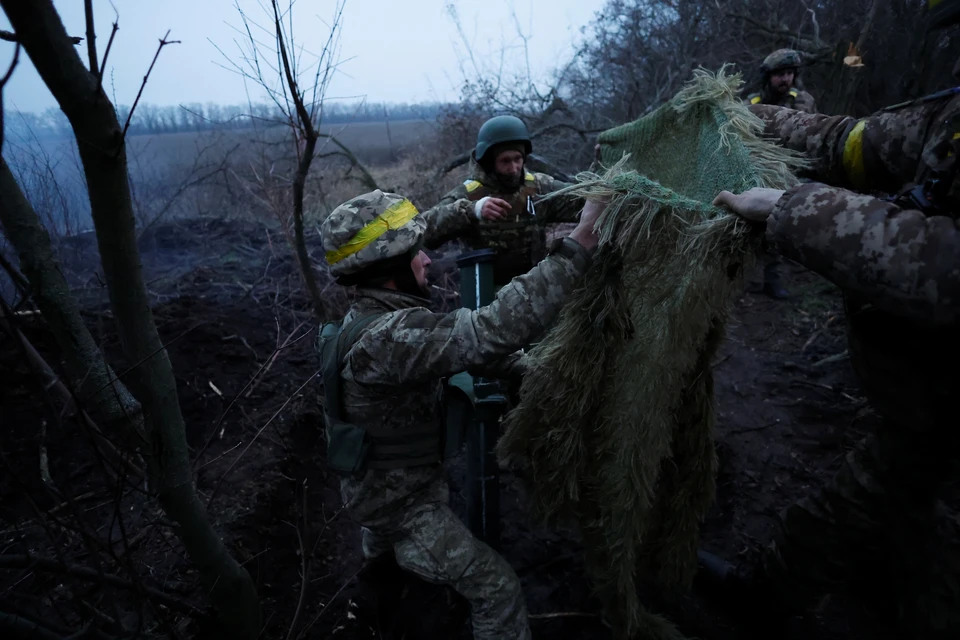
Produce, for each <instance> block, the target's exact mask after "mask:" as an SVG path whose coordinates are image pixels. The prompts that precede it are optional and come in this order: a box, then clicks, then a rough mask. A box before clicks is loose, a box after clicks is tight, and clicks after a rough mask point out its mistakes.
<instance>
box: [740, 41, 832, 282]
mask: <svg viewBox="0 0 960 640" xmlns="http://www.w3.org/2000/svg"><path fill="white" fill-rule="evenodd" d="M800 62H801V61H800V55H799V54H798V53H797V52H796V51H793V50H791V49H778V50H777V51H774V52H773V53H771V54H770V55H768V56H767V57H766V58H765V59H764V61H763V64H762V65H761V67H760V70H761V72H762V73H763V86H762V87H761V89H760V93H751V94H750V95H749V96H747V102H748V103H749V104H751V105H755V104H769V105H774V106H778V107H786V108H787V109H796V110H797V111H802V112H804V113H816V112H817V107H816V103H815V101H814V99H813V96H812V95H810V94H809V93H807V92H806V91H803V90H802V89H798V88H797V87H791V88H790V90H789V91H788V92H787V93H786V94H785V95H780V94H778V93H775V92H774V91H773V89H772V88H771V86H770V74H771V73H772V72H774V71H777V70H780V69H789V68H797V69H798V73H799V65H800ZM795 65H796V66H795ZM794 82H797V79H795V80H794ZM782 271H783V258H782V257H781V256H780V254H779V253H776V252H773V253H771V254H770V257H769V259H768V260H767V263H766V265H764V268H763V280H764V284H765V287H766V288H767V289H769V290H772V291H777V290H780V289H782V284H781V282H782V278H781V275H780V274H781V272H782Z"/></svg>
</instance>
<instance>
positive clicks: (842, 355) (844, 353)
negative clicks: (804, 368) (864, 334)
mask: <svg viewBox="0 0 960 640" xmlns="http://www.w3.org/2000/svg"><path fill="white" fill-rule="evenodd" d="M847 355H848V354H847V350H846V349H844V350H843V351H842V352H840V353H837V354H834V355H832V356H827V357H826V358H824V359H823V360H819V361H817V362H814V363H813V365H811V366H813V367H821V366H823V365H825V364H830V363H832V362H839V361H841V360H843V359H844V358H846V357H847Z"/></svg>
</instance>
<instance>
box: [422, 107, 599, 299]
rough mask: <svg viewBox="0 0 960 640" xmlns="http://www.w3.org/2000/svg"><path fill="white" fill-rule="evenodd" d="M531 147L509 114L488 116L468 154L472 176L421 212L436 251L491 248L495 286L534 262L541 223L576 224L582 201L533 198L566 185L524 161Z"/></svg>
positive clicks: (539, 253) (542, 241)
mask: <svg viewBox="0 0 960 640" xmlns="http://www.w3.org/2000/svg"><path fill="white" fill-rule="evenodd" d="M532 149H533V146H532V143H531V141H530V134H529V133H528V132H527V127H526V125H524V124H523V121H522V120H520V119H519V118H515V117H513V116H496V117H494V118H491V119H490V120H487V121H486V122H485V123H484V124H483V126H481V127H480V131H479V132H478V134H477V146H476V148H475V149H474V150H473V152H472V153H471V177H470V178H468V179H467V180H465V181H464V182H463V184H461V185H459V186H458V187H457V188H455V189H454V190H453V191H451V192H450V193H448V194H447V195H445V196H444V197H443V198H442V199H441V200H440V202H439V203H438V204H437V205H436V206H435V207H433V208H432V209H430V210H428V211H425V212H424V214H423V217H424V219H425V220H426V222H427V232H426V236H425V239H424V245H425V246H426V247H427V248H428V249H437V248H439V247H440V246H441V245H443V244H444V243H446V242H449V241H451V240H455V239H463V240H464V241H466V243H467V244H468V245H469V246H470V247H471V248H472V249H487V248H490V249H494V250H496V252H497V255H496V259H495V261H494V266H493V279H494V285H495V286H498V287H499V286H503V285H505V284H506V283H508V282H510V280H511V279H512V278H514V277H516V276H518V275H520V274H522V273H526V272H527V271H529V270H530V268H531V267H533V265H535V264H537V262H539V261H540V259H541V258H543V256H544V255H545V252H546V231H545V228H544V225H546V224H550V223H557V222H576V221H577V215H578V214H579V212H580V208H581V207H582V206H583V201H582V200H578V199H576V198H564V197H557V198H553V199H551V200H547V201H545V202H542V203H539V204H534V200H535V198H536V196H539V195H544V194H547V193H551V192H553V191H557V190H559V189H562V188H564V187H568V186H570V185H569V184H568V183H566V182H561V181H560V180H557V179H555V178H553V177H551V176H549V175H547V174H545V173H531V172H530V171H527V170H526V168H525V166H524V163H525V160H526V156H527V155H529V154H530V152H531V151H532Z"/></svg>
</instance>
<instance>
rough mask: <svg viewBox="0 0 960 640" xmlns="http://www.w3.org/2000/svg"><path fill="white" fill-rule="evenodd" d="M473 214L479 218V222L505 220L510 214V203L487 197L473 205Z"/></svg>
mask: <svg viewBox="0 0 960 640" xmlns="http://www.w3.org/2000/svg"><path fill="white" fill-rule="evenodd" d="M473 213H474V215H476V216H477V220H486V221H488V222H493V221H495V220H503V219H504V218H506V217H507V214H508V213H510V203H509V202H507V201H506V200H501V199H500V198H493V197H491V196H487V197H485V198H480V199H479V200H477V202H476V203H475V204H474V205H473Z"/></svg>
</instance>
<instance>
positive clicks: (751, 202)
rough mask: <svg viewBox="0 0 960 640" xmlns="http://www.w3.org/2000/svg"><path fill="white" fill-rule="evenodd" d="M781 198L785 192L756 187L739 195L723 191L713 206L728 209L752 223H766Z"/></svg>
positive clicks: (715, 199)
mask: <svg viewBox="0 0 960 640" xmlns="http://www.w3.org/2000/svg"><path fill="white" fill-rule="evenodd" d="M781 196H783V191H781V190H780V189H766V188H764V187H754V188H753V189H750V190H748V191H744V192H743V193H741V194H739V195H734V194H732V193H730V192H729V191H721V192H720V193H719V195H717V197H716V198H714V200H713V204H714V206H717V207H721V206H722V207H726V208H728V209H730V210H731V211H733V212H734V213H735V214H737V215H738V216H740V217H742V218H746V219H747V220H750V221H752V222H766V220H767V218H768V217H769V216H770V214H771V213H773V208H774V207H776V206H777V201H778V200H780V198H781Z"/></svg>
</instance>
